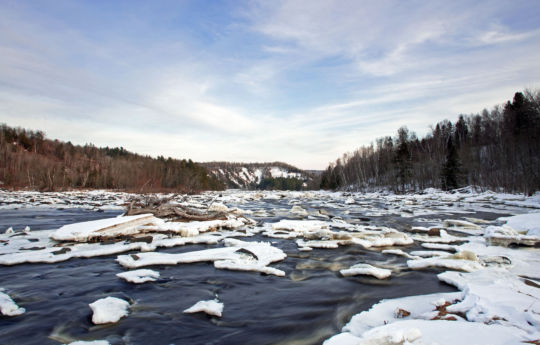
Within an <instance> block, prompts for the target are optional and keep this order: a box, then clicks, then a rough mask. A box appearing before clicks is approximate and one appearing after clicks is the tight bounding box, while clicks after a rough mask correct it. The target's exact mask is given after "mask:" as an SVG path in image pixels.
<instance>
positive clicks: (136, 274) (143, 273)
mask: <svg viewBox="0 0 540 345" xmlns="http://www.w3.org/2000/svg"><path fill="white" fill-rule="evenodd" d="M116 276H117V277H119V278H122V279H124V280H125V281H128V282H130V283H134V284H141V283H146V282H153V281H156V279H158V278H159V272H158V271H154V270H149V269H140V270H133V271H127V272H122V273H117V274H116Z"/></svg>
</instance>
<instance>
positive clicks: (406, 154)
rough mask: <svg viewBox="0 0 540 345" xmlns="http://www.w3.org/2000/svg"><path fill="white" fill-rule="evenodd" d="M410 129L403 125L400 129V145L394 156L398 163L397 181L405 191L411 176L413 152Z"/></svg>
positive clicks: (395, 161) (402, 190)
mask: <svg viewBox="0 0 540 345" xmlns="http://www.w3.org/2000/svg"><path fill="white" fill-rule="evenodd" d="M408 140H409V130H408V129H407V127H401V128H400V129H399V130H398V142H397V144H398V146H397V150H396V155H395V158H394V163H395V164H396V168H397V174H396V179H397V180H396V182H397V186H398V190H399V187H401V192H403V193H405V190H406V186H407V184H408V182H409V178H410V177H411V152H410V150H409V144H408Z"/></svg>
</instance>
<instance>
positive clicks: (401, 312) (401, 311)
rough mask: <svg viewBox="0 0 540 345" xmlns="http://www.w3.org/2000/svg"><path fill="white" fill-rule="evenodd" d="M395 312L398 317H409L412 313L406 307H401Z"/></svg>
mask: <svg viewBox="0 0 540 345" xmlns="http://www.w3.org/2000/svg"><path fill="white" fill-rule="evenodd" d="M394 314H395V315H396V317H397V318H400V319H401V318H404V317H407V316H409V315H411V313H410V312H409V311H407V310H405V309H401V308H398V309H397V310H396V311H395V312H394Z"/></svg>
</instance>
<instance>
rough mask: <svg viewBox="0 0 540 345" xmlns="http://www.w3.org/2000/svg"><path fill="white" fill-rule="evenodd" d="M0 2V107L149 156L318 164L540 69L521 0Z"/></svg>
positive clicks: (469, 104)
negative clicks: (472, 1) (158, 2)
mask: <svg viewBox="0 0 540 345" xmlns="http://www.w3.org/2000/svg"><path fill="white" fill-rule="evenodd" d="M0 9H1V11H0V30H1V31H2V35H1V36H0V76H1V78H0V121H4V122H7V123H8V124H10V125H21V126H26V127H31V128H39V129H43V130H45V131H46V132H47V133H48V135H49V136H50V137H58V138H60V139H64V140H71V141H73V142H76V143H82V144H84V143H86V142H93V143H95V144H97V145H108V146H120V145H122V146H124V147H127V148H128V149H130V150H133V151H137V152H141V153H145V154H152V155H166V156H167V155H170V156H174V157H179V158H184V157H186V158H192V159H194V160H198V161H206V160H232V161H266V160H271V161H275V160H283V161H287V162H289V163H292V164H297V165H299V166H300V167H304V168H324V166H325V165H326V164H327V163H328V162H329V161H332V160H334V159H335V158H337V157H338V156H340V155H341V154H342V153H344V152H345V151H352V150H354V149H355V148H356V147H358V146H360V145H364V144H369V143H370V142H372V141H373V140H374V139H375V138H377V137H380V136H384V135H392V134H394V133H395V130H396V129H397V128H399V127H400V126H402V125H408V126H409V128H411V129H412V130H414V131H417V132H418V133H419V134H423V133H425V132H426V131H427V130H428V126H429V125H430V124H433V123H435V122H437V121H440V120H442V119H444V118H455V117H456V116H457V115H458V114H459V113H471V112H477V111H480V110H481V109H482V108H484V107H490V106H492V105H494V104H496V103H499V102H502V101H504V100H505V99H507V98H510V97H511V96H512V93H513V92H515V91H517V90H519V89H522V88H523V87H538V86H539V85H538V80H540V71H539V70H538V63H537V61H540V44H539V42H540V24H539V23H538V21H537V18H538V17H539V15H540V5H538V4H536V3H534V2H530V1H515V2H512V3H510V2H507V1H480V2H475V3H471V2H470V1H452V2H448V1H429V2H425V1H407V2H403V1H387V0H383V1H377V2H359V1H338V0H335V1H332V0H328V1H315V2H314V1H308V0H297V1H272V2H267V1H257V0H254V1H245V2H244V1H242V2H235V3H230V2H212V3H204V4H203V3H200V2H197V1H186V2H181V3H167V2H164V3H161V4H159V5H155V4H150V3H138V2H129V3H127V4H122V3H117V2H111V3H101V2H95V3H94V2H54V3H48V4H46V5H45V4H43V3H40V2H32V1H31V2H25V3H19V2H4V3H2V4H1V5H0ZM88 18H90V19H88Z"/></svg>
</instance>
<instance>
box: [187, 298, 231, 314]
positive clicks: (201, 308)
mask: <svg viewBox="0 0 540 345" xmlns="http://www.w3.org/2000/svg"><path fill="white" fill-rule="evenodd" d="M200 312H203V313H206V314H208V315H213V316H217V317H221V315H222V313H223V303H221V302H220V301H219V300H217V299H214V300H208V301H199V302H197V303H195V304H194V305H192V306H191V307H189V308H188V309H186V310H184V313H200Z"/></svg>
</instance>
